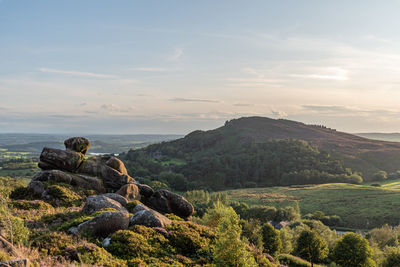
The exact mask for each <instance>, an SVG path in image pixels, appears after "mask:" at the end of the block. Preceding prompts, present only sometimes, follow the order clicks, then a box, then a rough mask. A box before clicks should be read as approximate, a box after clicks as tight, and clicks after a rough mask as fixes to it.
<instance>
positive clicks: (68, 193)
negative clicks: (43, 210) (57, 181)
mask: <svg viewBox="0 0 400 267" xmlns="http://www.w3.org/2000/svg"><path fill="white" fill-rule="evenodd" d="M46 192H47V195H49V196H50V197H52V198H53V201H52V202H53V203H54V204H59V205H62V206H72V205H74V204H77V201H78V200H80V199H81V197H80V196H79V195H78V194H77V193H75V192H74V191H72V190H71V189H69V188H67V187H64V186H61V185H50V186H48V187H47V189H46Z"/></svg>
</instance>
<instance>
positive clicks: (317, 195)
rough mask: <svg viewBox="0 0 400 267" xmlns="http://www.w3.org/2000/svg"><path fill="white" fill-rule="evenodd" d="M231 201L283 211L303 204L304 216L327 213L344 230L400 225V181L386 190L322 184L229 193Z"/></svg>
mask: <svg viewBox="0 0 400 267" xmlns="http://www.w3.org/2000/svg"><path fill="white" fill-rule="evenodd" d="M227 193H228V195H229V198H230V200H232V201H242V202H245V203H247V204H248V205H269V206H275V207H282V206H287V205H293V204H294V203H295V202H298V203H299V206H300V209H301V213H302V214H303V215H304V214H307V213H311V212H315V211H319V210H320V211H323V212H324V213H325V214H327V215H339V216H340V217H341V218H342V220H343V223H344V224H343V226H345V227H351V228H359V229H368V228H373V227H377V226H381V225H383V224H385V223H388V224H391V225H399V223H400V209H399V207H400V181H399V180H397V181H392V182H387V183H385V184H383V185H382V187H373V186H369V185H352V184H322V185H308V186H296V187H295V186H292V187H269V188H252V189H238V190H230V191H227Z"/></svg>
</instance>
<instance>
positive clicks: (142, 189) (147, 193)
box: [135, 183, 154, 198]
mask: <svg viewBox="0 0 400 267" xmlns="http://www.w3.org/2000/svg"><path fill="white" fill-rule="evenodd" d="M135 185H136V186H137V187H138V188H139V193H140V195H142V196H144V197H146V198H148V197H151V196H152V195H153V194H154V190H153V188H151V187H150V186H148V185H147V184H139V183H135Z"/></svg>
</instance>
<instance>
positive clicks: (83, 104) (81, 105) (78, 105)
mask: <svg viewBox="0 0 400 267" xmlns="http://www.w3.org/2000/svg"><path fill="white" fill-rule="evenodd" d="M86 105H87V103H86V102H81V103H79V104H75V106H76V107H84V106H86Z"/></svg>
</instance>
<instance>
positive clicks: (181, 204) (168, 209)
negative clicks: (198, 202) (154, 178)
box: [148, 189, 194, 219]
mask: <svg viewBox="0 0 400 267" xmlns="http://www.w3.org/2000/svg"><path fill="white" fill-rule="evenodd" d="M148 203H149V205H150V207H151V208H153V209H155V210H157V211H159V212H162V213H173V214H175V215H177V216H179V217H181V218H184V219H188V218H190V216H191V215H192V214H193V212H194V208H193V206H192V204H190V202H189V201H187V200H186V199H185V198H184V197H182V196H180V195H178V194H175V193H172V192H170V191H168V190H163V189H162V190H158V191H157V192H155V193H154V194H153V195H152V196H151V197H150V198H149V200H148Z"/></svg>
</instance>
